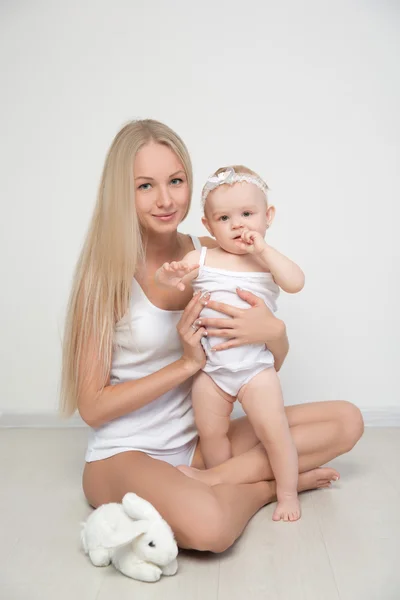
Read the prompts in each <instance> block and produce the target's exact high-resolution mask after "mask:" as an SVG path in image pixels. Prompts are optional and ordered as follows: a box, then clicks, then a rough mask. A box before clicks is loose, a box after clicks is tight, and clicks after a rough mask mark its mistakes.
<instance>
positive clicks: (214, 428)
mask: <svg viewBox="0 0 400 600" xmlns="http://www.w3.org/2000/svg"><path fill="white" fill-rule="evenodd" d="M234 401H235V398H233V397H232V396H230V395H229V394H227V393H226V392H224V391H223V390H221V388H219V387H218V386H217V385H216V384H215V383H214V381H213V380H212V379H211V377H209V376H208V375H207V374H206V373H204V372H203V371H202V372H201V373H199V374H198V375H197V377H196V378H195V380H194V383H193V387H192V402H193V410H194V417H195V421H196V426H197V429H198V432H199V435H200V442H201V453H202V456H203V459H204V463H205V465H206V467H207V469H210V468H211V467H216V466H217V465H220V464H221V463H223V462H225V461H226V460H228V459H229V458H231V457H232V449H231V443H230V441H229V438H228V431H229V423H230V415H231V412H232V409H233V403H234Z"/></svg>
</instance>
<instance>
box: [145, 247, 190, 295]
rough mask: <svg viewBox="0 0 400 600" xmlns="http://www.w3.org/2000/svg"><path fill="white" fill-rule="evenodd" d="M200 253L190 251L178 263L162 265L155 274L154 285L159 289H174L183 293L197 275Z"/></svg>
mask: <svg viewBox="0 0 400 600" xmlns="http://www.w3.org/2000/svg"><path fill="white" fill-rule="evenodd" d="M199 258H200V252H199V251H198V250H192V251H191V252H189V253H188V254H186V256H184V257H183V259H182V260H181V261H179V262H176V261H174V262H171V263H164V264H163V266H162V267H160V268H159V269H158V270H157V271H156V274H155V280H156V283H157V284H158V285H159V286H161V287H176V288H178V290H180V291H181V292H183V290H184V289H185V288H186V285H188V284H191V283H192V281H193V279H195V278H196V277H197V275H198V273H199Z"/></svg>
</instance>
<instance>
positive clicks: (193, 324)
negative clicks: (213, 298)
mask: <svg viewBox="0 0 400 600" xmlns="http://www.w3.org/2000/svg"><path fill="white" fill-rule="evenodd" d="M190 327H191V328H192V329H194V330H195V331H197V330H198V329H199V328H198V327H197V325H196V323H192V324H191V326H190Z"/></svg>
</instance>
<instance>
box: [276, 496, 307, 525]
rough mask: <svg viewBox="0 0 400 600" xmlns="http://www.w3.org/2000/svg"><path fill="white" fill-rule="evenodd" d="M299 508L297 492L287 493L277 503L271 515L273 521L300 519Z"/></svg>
mask: <svg viewBox="0 0 400 600" xmlns="http://www.w3.org/2000/svg"><path fill="white" fill-rule="evenodd" d="M300 516H301V509H300V502H299V499H298V497H297V494H295V495H293V494H287V496H286V497H283V498H282V500H279V501H278V504H277V506H276V508H275V510H274V514H273V515H272V520H273V521H297V520H298V519H300Z"/></svg>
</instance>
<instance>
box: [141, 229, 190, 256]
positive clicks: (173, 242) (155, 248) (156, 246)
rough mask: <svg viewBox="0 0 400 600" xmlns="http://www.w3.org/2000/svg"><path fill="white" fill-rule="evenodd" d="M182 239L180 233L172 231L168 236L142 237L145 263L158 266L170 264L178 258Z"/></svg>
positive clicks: (182, 243)
mask: <svg viewBox="0 0 400 600" xmlns="http://www.w3.org/2000/svg"><path fill="white" fill-rule="evenodd" d="M184 238H185V236H183V235H182V234H181V233H178V232H177V231H174V232H173V233H171V234H170V235H165V236H161V235H157V236H149V235H146V234H145V235H144V236H143V245H144V248H145V255H146V263H147V264H154V263H156V264H158V263H164V262H172V261H173V260H177V259H179V258H180V255H181V254H182V249H183V247H184Z"/></svg>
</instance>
